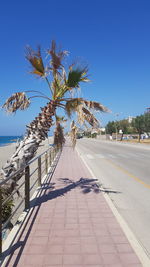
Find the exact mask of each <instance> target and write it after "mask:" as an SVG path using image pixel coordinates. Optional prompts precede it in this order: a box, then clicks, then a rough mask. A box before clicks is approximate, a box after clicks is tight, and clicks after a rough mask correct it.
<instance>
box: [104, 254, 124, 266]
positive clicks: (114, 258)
mask: <svg viewBox="0 0 150 267" xmlns="http://www.w3.org/2000/svg"><path fill="white" fill-rule="evenodd" d="M102 260H103V263H104V264H108V265H112V264H114V265H117V264H121V260H120V258H119V255H118V254H116V253H103V254H102Z"/></svg>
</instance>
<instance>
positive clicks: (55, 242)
mask: <svg viewBox="0 0 150 267" xmlns="http://www.w3.org/2000/svg"><path fill="white" fill-rule="evenodd" d="M64 242H65V239H64V237H54V236H53V237H49V239H48V244H52V245H62V244H64Z"/></svg>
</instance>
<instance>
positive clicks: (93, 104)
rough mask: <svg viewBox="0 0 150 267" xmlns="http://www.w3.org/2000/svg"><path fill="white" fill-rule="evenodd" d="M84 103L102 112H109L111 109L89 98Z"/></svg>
mask: <svg viewBox="0 0 150 267" xmlns="http://www.w3.org/2000/svg"><path fill="white" fill-rule="evenodd" d="M83 103H84V104H85V105H86V106H87V107H88V108H90V109H95V110H97V111H101V112H109V110H108V109H107V108H106V107H104V106H103V105H102V104H101V103H98V102H95V101H87V100H83Z"/></svg>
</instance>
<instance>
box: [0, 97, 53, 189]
mask: <svg viewBox="0 0 150 267" xmlns="http://www.w3.org/2000/svg"><path fill="white" fill-rule="evenodd" d="M55 109H56V106H55V104H54V102H53V101H50V102H49V103H47V105H46V106H45V107H44V108H41V113H39V114H38V116H37V117H36V118H35V119H34V120H33V121H32V122H31V123H30V124H29V125H28V126H27V132H26V135H25V137H24V139H23V140H22V141H20V143H19V144H18V147H17V149H16V151H15V152H14V154H13V155H12V157H11V158H10V160H8V161H7V163H6V164H5V165H4V166H3V168H2V170H1V178H3V179H5V178H7V177H9V176H10V175H12V174H13V173H15V172H16V171H18V170H19V169H21V168H22V167H23V166H25V165H26V164H27V163H28V162H29V161H30V160H31V159H32V158H33V157H34V156H35V154H36V151H37V149H38V147H39V145H40V143H41V142H42V141H43V140H45V139H46V138H47V137H48V131H49V129H50V127H51V126H52V122H53V119H52V117H53V115H54V114H55ZM21 176H22V173H21V174H19V175H17V176H16V177H14V181H13V183H15V184H16V181H18V180H19V179H20V178H21ZM11 187H12V188H14V186H12V183H11ZM11 191H12V190H11Z"/></svg>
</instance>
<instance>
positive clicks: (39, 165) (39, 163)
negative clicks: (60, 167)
mask: <svg viewBox="0 0 150 267" xmlns="http://www.w3.org/2000/svg"><path fill="white" fill-rule="evenodd" d="M38 186H41V157H39V158H38Z"/></svg>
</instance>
